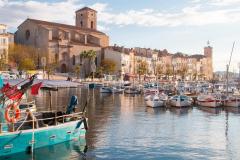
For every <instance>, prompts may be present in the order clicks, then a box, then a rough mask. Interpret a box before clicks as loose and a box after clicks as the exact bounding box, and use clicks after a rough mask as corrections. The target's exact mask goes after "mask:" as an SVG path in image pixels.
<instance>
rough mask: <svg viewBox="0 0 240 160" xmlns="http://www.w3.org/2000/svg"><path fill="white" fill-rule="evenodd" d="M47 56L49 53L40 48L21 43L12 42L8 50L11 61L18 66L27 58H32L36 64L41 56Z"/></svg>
mask: <svg viewBox="0 0 240 160" xmlns="http://www.w3.org/2000/svg"><path fill="white" fill-rule="evenodd" d="M46 56H47V53H46V52H44V51H42V50H40V49H37V48H34V47H32V46H26V45H21V44H11V45H10V46H9V50H8V58H9V62H12V63H13V64H15V65H16V66H17V67H18V68H19V65H20V64H21V63H22V61H23V60H24V59H25V58H28V59H31V60H32V61H33V62H34V64H36V65H38V64H39V61H40V59H41V57H46ZM23 57H24V58H23Z"/></svg>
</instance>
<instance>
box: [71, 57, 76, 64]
mask: <svg viewBox="0 0 240 160" xmlns="http://www.w3.org/2000/svg"><path fill="white" fill-rule="evenodd" d="M75 63H76V59H75V55H73V57H72V65H75Z"/></svg>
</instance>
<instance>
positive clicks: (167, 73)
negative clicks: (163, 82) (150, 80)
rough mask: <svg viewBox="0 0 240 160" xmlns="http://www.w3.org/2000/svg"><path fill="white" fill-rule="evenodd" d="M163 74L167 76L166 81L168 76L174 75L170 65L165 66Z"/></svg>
mask: <svg viewBox="0 0 240 160" xmlns="http://www.w3.org/2000/svg"><path fill="white" fill-rule="evenodd" d="M165 74H166V75H167V78H168V79H169V76H171V75H173V74H174V73H173V67H172V66H171V65H169V64H167V66H166V73H165Z"/></svg>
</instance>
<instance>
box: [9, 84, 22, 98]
mask: <svg viewBox="0 0 240 160" xmlns="http://www.w3.org/2000/svg"><path fill="white" fill-rule="evenodd" d="M7 84H8V83H7ZM7 84H6V85H7ZM8 86H9V87H8ZM8 86H6V89H7V90H6V91H5V92H4V94H5V95H6V96H7V97H8V98H9V99H11V100H19V99H21V98H22V96H23V92H22V90H19V89H18V88H17V86H13V87H10V85H9V84H8ZM7 87H8V88H7Z"/></svg>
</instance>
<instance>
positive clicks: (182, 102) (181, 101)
mask: <svg viewBox="0 0 240 160" xmlns="http://www.w3.org/2000/svg"><path fill="white" fill-rule="evenodd" d="M169 104H170V105H171V106H173V107H189V106H191V105H192V98H190V97H188V96H185V95H176V96H173V97H171V98H170V99H169Z"/></svg>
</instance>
